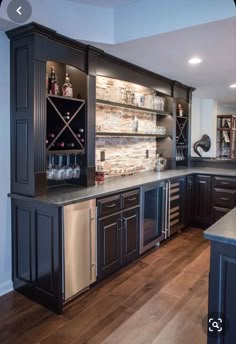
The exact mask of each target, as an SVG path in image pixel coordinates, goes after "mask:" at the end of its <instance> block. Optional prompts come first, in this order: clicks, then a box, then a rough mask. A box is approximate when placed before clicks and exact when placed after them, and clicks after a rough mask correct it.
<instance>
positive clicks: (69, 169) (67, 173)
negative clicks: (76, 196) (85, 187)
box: [65, 155, 73, 180]
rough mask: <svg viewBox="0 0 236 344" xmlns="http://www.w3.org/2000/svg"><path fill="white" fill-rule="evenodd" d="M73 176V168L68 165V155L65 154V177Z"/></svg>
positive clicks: (70, 177)
mask: <svg viewBox="0 0 236 344" xmlns="http://www.w3.org/2000/svg"><path fill="white" fill-rule="evenodd" d="M72 177H73V168H72V167H71V165H70V156H69V155H67V159H66V167H65V179H68V180H69V179H72Z"/></svg>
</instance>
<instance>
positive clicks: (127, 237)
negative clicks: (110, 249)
mask: <svg viewBox="0 0 236 344" xmlns="http://www.w3.org/2000/svg"><path fill="white" fill-rule="evenodd" d="M122 223H123V226H122V264H127V263H129V262H130V261H132V260H133V259H135V258H136V257H138V254H139V208H134V209H131V210H127V211H124V212H123V213H122Z"/></svg>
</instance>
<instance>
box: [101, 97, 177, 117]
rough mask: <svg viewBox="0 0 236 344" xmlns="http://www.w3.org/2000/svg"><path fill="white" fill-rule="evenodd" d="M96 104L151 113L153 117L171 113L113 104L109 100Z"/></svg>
mask: <svg viewBox="0 0 236 344" xmlns="http://www.w3.org/2000/svg"><path fill="white" fill-rule="evenodd" d="M96 102H97V104H98V105H106V106H113V107H118V108H124V109H130V110H133V111H140V112H146V113H150V114H152V115H160V116H167V115H170V113H169V112H166V111H162V110H156V109H149V108H145V107H141V106H135V105H130V104H122V103H116V102H111V101H109V100H103V99H97V101H96Z"/></svg>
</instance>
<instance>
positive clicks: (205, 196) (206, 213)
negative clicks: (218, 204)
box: [194, 175, 212, 227]
mask: <svg viewBox="0 0 236 344" xmlns="http://www.w3.org/2000/svg"><path fill="white" fill-rule="evenodd" d="M211 193H212V186H211V176H207V175H195V177H194V223H195V224H196V225H199V226H203V227H206V226H209V225H211V224H212V197H211Z"/></svg>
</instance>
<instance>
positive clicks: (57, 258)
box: [12, 200, 62, 313]
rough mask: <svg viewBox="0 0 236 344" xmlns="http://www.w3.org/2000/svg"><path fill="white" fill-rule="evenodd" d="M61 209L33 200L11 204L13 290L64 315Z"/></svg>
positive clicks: (14, 201) (17, 201) (16, 201)
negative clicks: (62, 312)
mask: <svg viewBox="0 0 236 344" xmlns="http://www.w3.org/2000/svg"><path fill="white" fill-rule="evenodd" d="M61 241H62V236H61V227H60V209H59V208H57V207H56V206H53V205H45V204H40V203H38V202H34V201H33V200H12V254H13V257H12V266H13V271H12V279H13V286H14V289H15V290H17V291H19V292H21V293H22V294H24V295H25V296H28V297H30V298H32V299H33V300H34V301H36V302H38V303H41V304H43V305H44V306H46V307H48V308H50V309H52V310H54V311H56V312H57V313H60V312H61V311H62V298H61V294H62V266H61V264H62V261H61Z"/></svg>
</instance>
